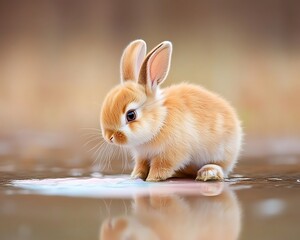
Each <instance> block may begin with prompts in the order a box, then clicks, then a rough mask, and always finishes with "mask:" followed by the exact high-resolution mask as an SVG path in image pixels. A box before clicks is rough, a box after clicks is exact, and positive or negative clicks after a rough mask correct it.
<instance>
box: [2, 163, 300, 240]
mask: <svg viewBox="0 0 300 240" xmlns="http://www.w3.org/2000/svg"><path fill="white" fill-rule="evenodd" d="M257 162H258V161H256V163H255V164H250V160H249V161H246V162H244V163H243V165H239V166H240V167H238V168H237V170H236V172H237V173H235V174H233V175H232V176H231V178H228V179H226V180H225V181H224V182H207V183H203V182H196V181H194V180H193V179H170V180H168V181H165V182H159V183H149V182H144V181H142V180H131V179H130V178H129V175H104V174H102V173H99V172H97V171H95V170H93V169H90V171H88V170H86V169H82V168H74V169H68V170H65V169H64V168H61V167H57V168H55V167H51V168H49V171H45V170H44V169H46V168H41V169H39V171H35V172H29V171H26V172H20V171H19V172H18V173H17V174H15V172H14V171H7V172H2V173H1V181H0V218H1V219H0V220H1V221H0V233H1V239H8V240H9V239H24V240H27V239H30V240H36V239H43V240H48V239H49V240H50V239H51V240H53V239H63V240H69V239H70V240H71V239H72V240H77V239H78V240H79V239H80V240H81V239H95V240H99V239H104V240H105V239H109V240H114V239H137V240H138V239H141V240H144V239H146V240H147V239H151V240H152V239H163V240H164V239H166V240H169V239H170V240H173V239H174V240H177V239H211V240H217V239H218V240H219V239H242V240H243V239H246V240H248V239H249V240H252V239H263V240H265V239H266V240H268V239H272V240H277V239H278V240H281V239H289V240H296V239H297V240H298V239H299V236H300V228H299V218H300V208H299V202H300V174H299V172H300V166H298V165H290V164H287V165H284V164H281V165H280V164H279V163H278V162H277V163H276V164H274V165H272V166H270V165H268V164H266V162H267V161H265V162H262V161H261V162H260V163H259V164H260V165H257ZM258 166H259V167H258ZM4 169H5V168H4Z"/></svg>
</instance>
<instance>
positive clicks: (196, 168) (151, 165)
mask: <svg viewBox="0 0 300 240" xmlns="http://www.w3.org/2000/svg"><path fill="white" fill-rule="evenodd" d="M145 52H146V44H145V42H144V41H142V40H136V41H134V42H132V43H131V44H129V46H128V47H127V48H126V49H125V51H124V53H123V56H122V59H121V84H120V85H118V86H116V87H115V88H114V89H112V90H111V91H110V92H109V93H108V95H107V97H106V99H105V101H104V103H103V106H102V110H101V118H100V119H101V129H102V134H103V137H104V138H105V139H106V141H107V142H109V143H112V144H117V145H122V146H126V147H128V148H129V149H130V150H131V152H132V154H133V156H134V158H135V167H134V170H133V172H132V177H133V178H142V179H146V180H147V181H161V180H165V179H167V178H170V177H179V176H186V175H191V176H195V177H196V179H197V180H203V181H207V180H222V179H224V177H226V175H227V174H228V173H229V172H230V171H231V170H232V169H233V167H234V165H235V163H236V161H237V158H238V155H239V152H240V148H241V141H242V130H241V126H240V121H239V120H238V117H237V115H236V113H235V111H234V109H233V108H232V107H231V106H230V105H229V104H228V102H226V101H225V100H224V99H223V98H221V97H220V96H218V95H216V94H214V93H212V92H210V91H208V90H206V89H204V88H203V87H200V86H197V85H192V84H187V83H182V84H179V85H174V86H171V87H168V88H165V89H160V88H159V85H160V84H161V83H162V82H163V81H164V80H165V78H166V77H167V75H168V71H169V67H170V64H171V55H172V44H171V43H170V42H162V43H161V44H159V45H158V46H157V47H155V48H154V49H153V50H152V51H151V52H150V53H149V54H148V55H147V56H145ZM137 69H139V71H137ZM129 110H134V111H135V114H136V119H135V120H134V121H130V122H128V121H127V120H126V113H127V112H128V111H129Z"/></svg>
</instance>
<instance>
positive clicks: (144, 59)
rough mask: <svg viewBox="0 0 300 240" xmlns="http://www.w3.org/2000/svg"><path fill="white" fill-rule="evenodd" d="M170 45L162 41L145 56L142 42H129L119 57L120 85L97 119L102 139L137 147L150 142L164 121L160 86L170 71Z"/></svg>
mask: <svg viewBox="0 0 300 240" xmlns="http://www.w3.org/2000/svg"><path fill="white" fill-rule="evenodd" d="M171 54H172V44H171V43H170V42H167V41H166V42H162V43H161V44H159V45H158V46H157V47H155V48H154V49H153V50H152V51H151V52H150V53H149V54H148V55H147V56H145V55H146V43H145V42H144V41H143V40H136V41H133V42H131V43H130V44H129V45H128V46H127V47H126V49H125V50H124V53H123V55H122V58H121V67H120V68H121V83H120V84H119V85H118V86H116V87H115V88H113V89H112V90H111V91H110V92H109V93H108V94H107V96H106V98H105V100H104V102H103V105H102V109H101V116H100V123H101V130H102V135H103V137H104V139H105V140H106V141H107V142H109V143H113V144H117V145H125V146H138V145H140V144H143V143H146V142H149V141H150V140H151V139H152V138H153V137H154V136H155V135H156V134H157V133H158V132H159V130H160V128H161V127H162V126H163V124H164V119H165V118H166V114H167V112H166V108H165V107H164V96H163V92H162V91H160V89H159V85H160V84H161V83H162V82H163V81H164V80H165V79H166V77H167V74H168V72H169V67H170V62H171Z"/></svg>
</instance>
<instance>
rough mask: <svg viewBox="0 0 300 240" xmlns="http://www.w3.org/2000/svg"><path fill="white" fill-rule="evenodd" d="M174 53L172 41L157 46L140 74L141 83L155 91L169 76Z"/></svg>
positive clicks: (146, 59)
mask: <svg viewBox="0 0 300 240" xmlns="http://www.w3.org/2000/svg"><path fill="white" fill-rule="evenodd" d="M171 55H172V43H171V42H168V41H165V42H162V43H161V44H159V45H158V46H156V47H155V48H154V49H153V50H152V51H151V52H150V53H149V54H148V55H147V57H146V58H145V60H144V62H143V65H142V67H141V71H140V75H139V83H140V84H142V85H145V86H146V90H147V91H150V92H153V93H155V91H156V88H157V86H158V85H159V84H161V83H162V82H163V81H164V80H165V79H166V77H167V75H168V72H169V69H170V65H171Z"/></svg>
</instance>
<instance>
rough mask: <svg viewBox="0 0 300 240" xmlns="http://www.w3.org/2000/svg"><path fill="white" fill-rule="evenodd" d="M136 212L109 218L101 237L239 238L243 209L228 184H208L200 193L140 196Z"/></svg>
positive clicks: (129, 238) (136, 238)
mask: <svg viewBox="0 0 300 240" xmlns="http://www.w3.org/2000/svg"><path fill="white" fill-rule="evenodd" d="M132 205H133V207H132V211H131V212H129V213H128V214H124V215H123V216H118V217H113V218H107V219H106V220H105V221H104V222H103V223H102V225H101V228H100V239H101V240H107V239H109V240H115V239H126V240H131V239H132V240H134V239H135V240H138V239H143V240H147V239H149V240H150V239H151V240H155V239H166V240H173V239H191V240H193V239H211V240H214V239H237V238H238V235H239V232H240V227H241V214H240V212H241V210H240V206H239V203H238V200H237V198H236V196H235V193H234V192H233V191H232V190H231V189H230V188H229V187H228V186H225V185H224V183H220V182H218V183H204V184H203V188H201V189H200V192H199V193H198V194H197V195H184V196H182V195H180V194H176V193H167V192H166V194H157V193H155V192H154V191H151V190H150V193H149V194H148V195H142V196H136V197H135V199H134V200H133V201H132Z"/></svg>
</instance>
